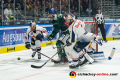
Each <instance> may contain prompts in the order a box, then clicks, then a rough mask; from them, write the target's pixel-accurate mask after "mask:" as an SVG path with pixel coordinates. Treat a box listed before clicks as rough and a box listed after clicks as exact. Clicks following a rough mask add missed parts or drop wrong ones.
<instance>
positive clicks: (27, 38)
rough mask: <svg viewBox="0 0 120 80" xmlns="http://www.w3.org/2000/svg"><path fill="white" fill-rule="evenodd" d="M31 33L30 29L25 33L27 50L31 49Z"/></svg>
mask: <svg viewBox="0 0 120 80" xmlns="http://www.w3.org/2000/svg"><path fill="white" fill-rule="evenodd" d="M29 32H30V29H28V30H27V32H26V33H25V37H24V41H25V47H26V48H27V49H30V47H31V46H30V42H29V41H28V40H29Z"/></svg>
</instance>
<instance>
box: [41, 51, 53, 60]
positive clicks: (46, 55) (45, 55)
mask: <svg viewBox="0 0 120 80" xmlns="http://www.w3.org/2000/svg"><path fill="white" fill-rule="evenodd" d="M41 54H42V55H43V56H45V57H47V58H49V59H50V57H48V56H47V55H45V54H43V53H41ZM51 60H53V61H55V60H54V59H51Z"/></svg>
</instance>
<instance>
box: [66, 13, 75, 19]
mask: <svg viewBox="0 0 120 80" xmlns="http://www.w3.org/2000/svg"><path fill="white" fill-rule="evenodd" d="M67 19H69V20H71V19H73V20H75V15H74V14H68V16H67Z"/></svg>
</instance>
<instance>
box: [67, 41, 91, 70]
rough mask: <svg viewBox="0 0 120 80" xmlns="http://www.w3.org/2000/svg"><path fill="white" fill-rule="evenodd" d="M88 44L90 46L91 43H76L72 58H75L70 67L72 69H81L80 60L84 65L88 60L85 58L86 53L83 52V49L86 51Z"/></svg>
mask: <svg viewBox="0 0 120 80" xmlns="http://www.w3.org/2000/svg"><path fill="white" fill-rule="evenodd" d="M88 44H89V42H80V41H77V42H76V44H75V46H74V47H73V50H72V52H71V54H72V57H73V58H72V60H73V64H72V65H70V66H69V67H70V68H75V67H79V65H80V64H79V63H78V61H79V59H80V61H82V63H83V61H85V60H86V58H85V57H84V56H83V55H84V53H85V51H84V52H83V49H84V48H85V47H86V46H87V45H88ZM82 63H81V64H82Z"/></svg>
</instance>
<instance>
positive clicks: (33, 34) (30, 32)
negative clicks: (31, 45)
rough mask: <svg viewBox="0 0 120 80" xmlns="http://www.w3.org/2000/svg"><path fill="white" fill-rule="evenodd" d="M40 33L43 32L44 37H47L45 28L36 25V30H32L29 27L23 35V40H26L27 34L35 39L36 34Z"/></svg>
mask: <svg viewBox="0 0 120 80" xmlns="http://www.w3.org/2000/svg"><path fill="white" fill-rule="evenodd" d="M41 33H43V36H44V37H47V30H46V29H45V28H43V27H41V26H39V25H36V32H33V31H32V30H31V28H28V29H27V32H26V34H25V37H24V39H25V42H28V39H29V36H31V37H32V38H33V39H34V40H36V36H37V35H38V34H41Z"/></svg>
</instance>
